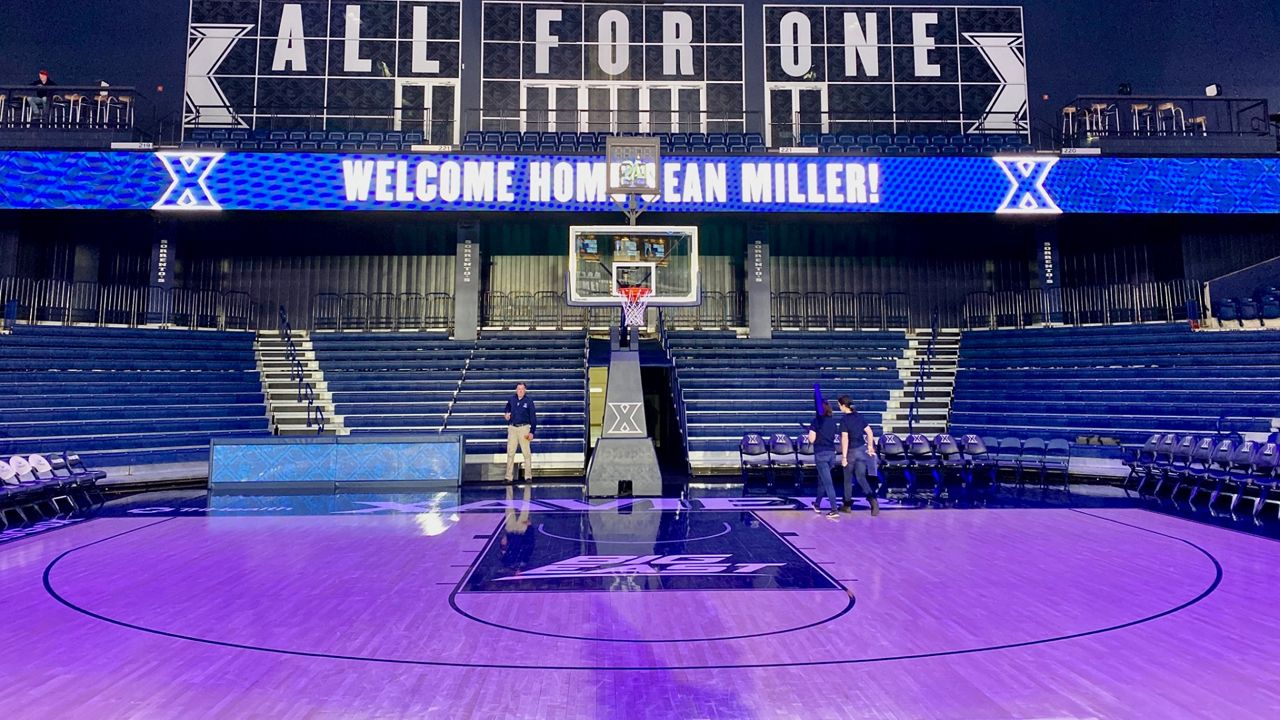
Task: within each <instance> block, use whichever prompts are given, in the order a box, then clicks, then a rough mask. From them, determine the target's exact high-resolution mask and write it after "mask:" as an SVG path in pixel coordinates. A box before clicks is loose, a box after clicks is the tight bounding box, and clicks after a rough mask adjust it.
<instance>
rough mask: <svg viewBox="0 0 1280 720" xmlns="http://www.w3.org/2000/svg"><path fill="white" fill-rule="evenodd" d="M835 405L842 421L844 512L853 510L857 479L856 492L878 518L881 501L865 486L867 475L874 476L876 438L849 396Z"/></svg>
mask: <svg viewBox="0 0 1280 720" xmlns="http://www.w3.org/2000/svg"><path fill="white" fill-rule="evenodd" d="M837 402H838V403H839V404H840V414H841V420H842V422H841V425H842V429H841V433H840V458H841V461H840V462H841V465H843V466H844V509H845V511H846V512H848V511H850V510H852V509H853V482H852V479H853V478H854V477H857V478H858V488H859V489H860V490H862V494H863V495H864V496H865V497H866V498H867V502H868V503H870V504H871V514H872V516H875V515H879V514H880V501H879V500H878V499H877V498H876V495H875V493H873V492H871V485H870V484H868V483H867V471H868V470H870V471H871V472H872V473H875V472H876V435H875V433H874V432H873V431H872V430H871V425H870V424H868V423H867V421H866V419H864V418H863V417H862V413H859V412H858V410H857V408H855V407H854V406H853V401H852V400H850V399H849V396H848V395H841V396H840V398H839V399H838V400H837Z"/></svg>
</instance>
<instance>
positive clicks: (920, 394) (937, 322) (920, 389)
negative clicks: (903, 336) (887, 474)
mask: <svg viewBox="0 0 1280 720" xmlns="http://www.w3.org/2000/svg"><path fill="white" fill-rule="evenodd" d="M929 323H930V326H929V344H928V346H926V348H925V354H924V362H923V363H921V365H920V372H919V373H917V374H916V382H915V388H914V389H913V390H912V393H911V409H910V410H908V411H907V434H909V435H914V434H915V432H916V421H917V420H919V419H920V401H921V400H922V399H923V398H924V384H925V382H927V381H928V380H930V379H932V378H933V360H934V357H935V356H936V355H937V353H938V333H939V331H940V330H941V324H942V323H941V317H940V315H939V313H938V309H937V308H934V309H933V313H932V315H931V317H930V320H929Z"/></svg>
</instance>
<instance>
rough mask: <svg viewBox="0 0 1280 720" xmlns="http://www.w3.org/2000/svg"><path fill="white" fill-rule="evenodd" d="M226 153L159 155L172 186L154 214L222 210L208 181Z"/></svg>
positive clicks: (169, 153) (157, 204) (173, 153)
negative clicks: (207, 183) (157, 212)
mask: <svg viewBox="0 0 1280 720" xmlns="http://www.w3.org/2000/svg"><path fill="white" fill-rule="evenodd" d="M223 154H224V153H220V152H218V153H185V152H159V153H156V157H157V158H160V162H162V163H164V169H165V170H168V171H169V177H170V178H172V180H173V182H172V183H171V184H170V185H169V189H168V190H165V192H164V196H163V197H161V198H160V201H159V202H157V203H156V204H155V205H153V206H152V207H151V209H152V210H221V209H222V206H221V205H219V204H218V201H217V200H214V199H213V194H212V193H210V192H209V186H208V185H206V184H205V180H207V179H208V178H209V173H210V172H212V171H213V166H214V165H217V164H218V161H219V160H221V159H222V156H223Z"/></svg>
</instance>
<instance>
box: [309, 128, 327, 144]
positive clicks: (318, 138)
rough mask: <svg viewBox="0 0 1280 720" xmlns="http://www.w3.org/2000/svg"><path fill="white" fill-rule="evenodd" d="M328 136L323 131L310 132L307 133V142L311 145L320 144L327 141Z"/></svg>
mask: <svg viewBox="0 0 1280 720" xmlns="http://www.w3.org/2000/svg"><path fill="white" fill-rule="evenodd" d="M328 135H329V134H328V133H326V132H325V131H323V130H312V131H311V132H309V133H307V140H309V141H311V142H313V143H322V142H324V141H325V140H328V139H329V137H328Z"/></svg>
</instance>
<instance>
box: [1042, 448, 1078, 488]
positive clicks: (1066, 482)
mask: <svg viewBox="0 0 1280 720" xmlns="http://www.w3.org/2000/svg"><path fill="white" fill-rule="evenodd" d="M1055 477H1060V478H1061V479H1062V489H1063V490H1064V491H1066V493H1067V495H1068V496H1069V495H1071V443H1069V442H1067V441H1066V440H1062V439H1057V440H1050V441H1049V444H1048V445H1047V446H1046V447H1045V449H1044V470H1043V476H1042V478H1041V481H1040V482H1041V485H1042V486H1043V487H1045V488H1047V487H1048V486H1049V481H1050V480H1052V479H1053V478H1055Z"/></svg>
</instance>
